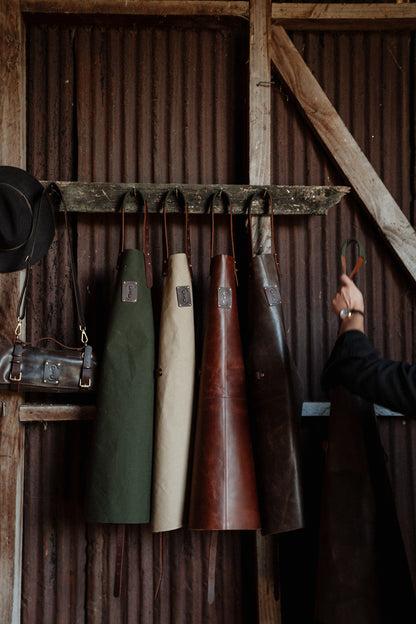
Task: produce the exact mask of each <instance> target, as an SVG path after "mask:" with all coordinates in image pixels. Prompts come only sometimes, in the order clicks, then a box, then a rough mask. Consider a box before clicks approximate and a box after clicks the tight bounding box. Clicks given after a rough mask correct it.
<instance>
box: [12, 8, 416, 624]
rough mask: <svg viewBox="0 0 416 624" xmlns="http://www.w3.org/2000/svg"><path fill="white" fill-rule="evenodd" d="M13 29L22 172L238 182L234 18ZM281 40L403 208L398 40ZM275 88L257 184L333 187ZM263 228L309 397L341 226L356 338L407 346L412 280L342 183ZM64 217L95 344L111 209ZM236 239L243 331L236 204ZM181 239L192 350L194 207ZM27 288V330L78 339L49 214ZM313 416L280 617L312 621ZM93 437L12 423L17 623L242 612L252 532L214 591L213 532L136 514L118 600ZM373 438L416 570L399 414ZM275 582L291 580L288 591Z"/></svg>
mask: <svg viewBox="0 0 416 624" xmlns="http://www.w3.org/2000/svg"><path fill="white" fill-rule="evenodd" d="M27 34H28V49H27V63H28V65H27V86H28V89H27V95H28V130H27V133H28V134H27V138H28V169H29V170H30V171H31V172H32V173H34V174H35V175H36V176H38V177H39V178H41V179H63V180H65V179H67V180H79V181H92V182H93V181H97V182H100V181H120V182H128V181H131V180H134V181H135V182H143V183H152V182H157V183H171V182H175V183H176V182H177V183H181V182H182V183H193V184H200V183H201V184H209V183H215V184H218V183H222V182H223V183H229V184H234V183H240V182H241V183H245V182H247V176H248V173H247V171H248V167H247V163H248V154H247V133H246V130H245V129H246V123H247V118H248V117H247V105H248V104H247V103H248V99H247V97H246V96H247V92H246V87H247V46H246V44H245V43H244V42H245V41H246V39H247V36H248V30H247V26H246V24H243V25H236V23H235V22H228V21H223V20H221V21H220V20H215V21H206V20H193V21H192V22H189V23H188V22H184V21H180V20H173V21H170V20H166V19H162V18H159V19H156V20H151V19H146V20H140V19H139V18H134V19H133V20H129V21H128V22H126V21H124V22H123V21H112V23H110V24H109V23H107V24H106V23H105V20H103V19H101V20H100V22H99V23H97V24H93V23H90V22H89V21H86V20H85V19H84V20H82V21H76V20H74V19H72V20H70V21H67V20H65V18H61V19H60V21H59V23H54V18H53V17H51V18H49V21H48V23H46V22H45V23H44V24H43V23H39V22H37V21H36V19H35V18H34V19H33V20H31V21H30V22H29V23H28V24H27ZM293 40H294V42H295V45H296V46H297V48H298V49H299V50H300V51H301V53H302V55H303V56H304V57H305V60H306V61H307V63H308V64H309V66H310V68H311V69H312V71H313V72H314V73H315V75H316V76H317V78H318V80H319V82H320V83H321V85H322V86H323V87H324V89H325V91H326V92H327V94H328V95H329V97H330V99H331V100H332V101H333V103H334V105H335V107H336V109H337V110H338V111H339V112H340V114H341V117H342V118H343V119H344V122H345V123H346V124H347V126H348V127H349V128H350V130H351V132H352V133H353V135H354V137H355V138H356V140H357V142H358V143H359V145H360V146H361V148H362V149H363V150H364V152H365V153H366V155H367V156H368V157H369V159H370V161H371V163H372V164H373V166H374V167H375V168H376V170H377V171H378V172H379V174H380V175H381V177H382V178H383V181H384V182H385V183H386V186H387V188H388V189H389V190H390V192H391V193H392V194H393V196H394V198H395V199H396V201H397V202H398V204H399V205H400V206H401V207H402V208H403V210H404V212H405V214H406V216H408V217H409V218H410V219H411V220H412V219H413V218H414V215H413V211H412V198H413V196H414V171H413V168H414V132H415V124H414V109H415V107H414V101H413V99H412V98H414V93H413V91H412V85H413V83H414V72H415V66H414V60H413V61H412V56H411V50H412V49H413V48H414V42H413V40H412V35H410V34H409V33H405V32H402V33H400V34H398V33H383V34H381V33H377V32H372V33H341V34H338V33H330V32H328V33H319V32H314V33H307V32H303V33H295V34H293ZM412 63H413V65H412ZM272 89H273V119H272V127H273V137H272V146H273V147H272V150H273V154H272V156H273V169H272V182H273V183H274V184H283V185H288V184H301V185H305V184H311V185H330V184H334V185H343V184H345V180H344V179H343V177H342V175H341V174H340V173H339V172H338V171H337V170H336V169H335V167H334V165H333V164H332V162H331V160H330V158H329V157H328V155H327V154H326V153H325V152H323V151H322V149H321V147H320V145H319V144H318V143H317V141H316V138H315V136H314V135H313V134H312V132H311V131H310V130H309V128H308V127H307V125H306V123H305V122H304V120H303V119H302V118H301V117H300V115H299V113H298V111H297V109H296V108H295V107H294V106H293V103H292V102H291V101H290V99H288V97H287V96H286V94H285V93H284V91H283V90H282V89H281V87H280V85H279V84H278V83H275V84H274V85H272ZM150 223H151V247H152V256H153V268H154V274H155V284H154V289H153V301H154V309H155V323H156V326H157V325H158V319H159V311H158V306H159V304H160V300H161V289H162V254H163V252H162V227H161V225H162V222H161V217H160V215H152V216H151V218H150ZM227 223H228V221H227V218H226V217H221V216H219V217H218V220H217V219H216V224H217V225H216V227H217V228H218V231H217V234H218V236H216V244H217V245H218V246H219V248H221V249H227V248H228V247H229V232H228V228H227ZM275 225H276V228H275V230H276V244H277V253H278V258H279V262H280V267H281V271H282V284H281V294H282V298H283V305H284V313H285V321H286V328H287V332H288V339H289V344H290V346H291V349H292V352H293V354H294V356H295V359H296V360H297V363H298V367H299V370H300V373H301V376H302V379H303V382H304V386H305V400H307V401H321V400H325V397H324V396H323V393H322V391H321V388H320V371H321V369H322V366H323V363H324V361H325V359H326V357H327V356H328V355H329V352H330V349H331V346H332V344H333V342H334V340H335V337H336V333H337V320H336V319H335V318H334V317H333V315H332V313H331V311H330V300H331V297H332V295H333V293H334V291H335V288H336V286H337V279H338V275H339V273H340V270H341V267H340V263H339V250H340V248H341V245H342V242H343V241H344V240H345V238H348V237H350V236H356V237H358V238H360V239H361V240H362V242H363V243H364V245H365V248H366V252H367V263H366V265H365V266H364V267H363V268H362V269H361V271H360V273H359V276H358V278H357V281H358V283H359V285H360V287H361V288H362V289H363V290H364V292H365V296H366V302H367V315H366V325H367V330H368V334H369V336H370V338H371V339H372V340H373V341H374V343H375V344H376V346H378V347H379V348H380V350H381V351H382V352H383V353H384V354H385V355H387V356H388V357H393V358H407V359H410V360H412V359H414V355H415V353H414V344H415V337H414V309H415V301H414V293H413V291H412V290H411V286H410V284H409V283H408V282H407V280H406V278H405V277H404V276H403V275H402V273H401V272H400V270H399V267H398V266H397V264H396V261H395V260H394V258H393V257H392V255H391V254H390V252H389V250H388V249H387V248H386V247H385V244H384V243H383V241H382V240H381V238H380V237H379V236H378V233H377V232H376V231H375V229H374V227H373V225H372V223H371V222H370V220H369V218H368V217H367V216H366V215H365V214H364V213H363V210H362V207H361V205H360V204H359V203H358V201H357V199H356V198H355V197H354V196H350V197H348V198H346V199H343V200H342V202H341V205H340V206H338V207H335V208H332V209H331V210H330V212H329V214H328V216H327V217H325V218H323V217H320V216H319V217H318V216H312V217H296V218H293V217H283V216H282V217H279V218H276V222H275ZM72 227H73V234H74V244H75V248H76V251H77V258H78V266H79V277H80V286H81V293H82V297H83V301H84V304H85V307H86V316H87V323H88V327H89V330H90V336H91V338H90V339H91V343H92V344H93V345H95V346H96V348H97V349H98V350H99V349H100V348H102V345H103V340H104V335H105V325H106V315H107V313H108V307H109V303H110V300H111V295H112V285H113V283H114V279H115V267H116V262H117V255H118V250H119V238H120V221H119V218H118V216H117V215H94V218H93V219H91V218H90V217H88V215H78V216H75V217H74V219H73V222H72ZM235 236H236V249H237V262H238V269H239V279H240V305H241V316H242V320H241V325H242V328H243V329H244V323H245V310H244V292H245V291H244V288H245V271H246V268H247V235H246V231H245V224H244V218H240V219H235ZM169 237H170V244H171V250H172V252H175V251H182V250H183V244H184V238H183V221H182V219H181V217H180V216H178V215H170V216H169ZM141 240H142V221H141V218H140V217H138V218H136V216H135V215H128V216H127V217H126V245H127V246H135V247H137V246H140V245H141ZM191 246H192V265H193V270H194V301H195V312H196V335H197V351H198V353H199V354H200V353H201V349H202V336H203V328H204V310H205V304H206V293H207V288H208V284H209V260H210V222H209V218H207V217H205V216H199V215H198V216H197V215H193V216H192V217H191ZM33 284H34V288H33V289H32V294H33V305H32V304H31V307H30V309H29V313H28V335H29V336H35V335H39V332H41V331H44V327H45V324H46V325H47V326H48V327H49V328H50V331H51V332H52V333H57V332H61V333H62V337H63V338H64V339H65V340H68V341H70V340H72V339H75V338H76V336H74V335H73V319H74V313H73V302H72V293H71V288H70V283H69V273H68V262H67V254H66V248H65V242H64V240H63V227H62V222H61V220H58V229H57V236H56V240H55V242H54V246H53V248H52V250H51V254H50V255H49V256H48V258H46V259H45V260H44V261H42V262H41V263H40V264H39V265H38V266H36V267H35V270H34V279H33ZM40 324H41V325H40ZM54 400H55V398H54ZM318 429H319V431H317V425H316V424H312V423H307V424H304V438H305V441H306V451H305V453H306V457H305V464H306V466H307V467H308V468H310V470H308V478H307V485H308V490H307V491H308V523H309V524H308V530H307V533H306V536H305V535H304V534H302V536H298V537H297V539H296V536H291V537H290V538H289V541H290V547H289V548H286V550H287V552H288V554H289V558H290V557H292V560H293V557H294V553H297V555H296V556H297V557H298V559H296V558H295V560H297V561H302V562H303V564H304V567H303V570H302V574H301V575H300V577H299V571H298V573H297V574H298V575H296V571H293V570H292V571H291V570H290V566H289V567H288V565H286V564H287V562H286V564H285V565H284V566H283V568H282V570H281V574H285V577H284V581H283V585H285V591H286V594H285V598H286V606H285V610H286V612H287V616H288V617H291V618H292V620H291V621H307V620H306V619H298V620H296V619H295V615H296V613H297V611H298V610H299V609H300V608H301V606H300V605H303V606H302V609H303V613H302V617H303V616H305V613H306V616H307V617H310V614H311V609H312V608H313V604H312V603H313V595H312V593H311V592H312V590H311V587H313V565H312V564H313V557H314V550H313V532H314V528H315V525H316V520H317V507H316V500H317V497H319V488H318V482H319V468H320V462H321V461H322V447H321V444H322V439H323V437H324V436H325V433H324V431H321V428H319V427H318ZM322 429H324V427H323V428H322ZM89 432H90V430H89V425H88V424H86V423H82V424H81V423H78V424H74V423H72V424H63V423H60V424H53V425H52V424H48V427H47V428H46V429H45V428H44V427H43V425H35V424H33V425H28V426H27V443H26V444H27V446H26V469H25V479H26V487H25V539H24V558H23V565H24V571H23V602H22V605H23V612H22V624H29V623H30V624H32V622H34V621H36V622H42V623H45V624H48V622H51V623H52V622H65V623H66V622H68V624H73V623H74V622H84V621H85V622H89V624H98V623H100V624H102V623H103V622H106V621H111V623H112V624H118V623H119V622H120V623H121V622H127V623H128V624H133V623H136V622H140V624H145V623H146V622H149V623H150V622H152V623H157V622H160V623H163V624H168V623H169V622H185V621H187V622H190V623H192V624H199V623H200V622H205V623H206V624H214V623H217V622H227V624H233V623H235V624H237V622H238V623H240V622H247V623H248V622H250V624H251V623H252V622H254V621H255V596H254V593H253V592H254V589H253V587H254V568H253V566H252V562H251V559H250V557H251V555H252V553H253V544H252V543H251V542H250V538H249V537H248V536H244V535H240V534H230V533H224V534H221V536H220V538H219V543H218V554H217V571H216V601H215V604H213V605H210V604H208V601H207V585H206V583H207V573H208V563H209V551H210V548H209V535H207V534H199V533H190V532H187V531H185V530H179V531H175V532H173V533H171V534H166V535H164V536H163V538H162V540H159V536H152V535H151V534H150V532H149V530H148V527H128V530H127V550H126V560H125V569H124V572H125V577H124V578H125V585H124V586H123V589H122V596H121V598H119V599H116V598H114V597H113V595H112V583H113V572H114V561H115V552H114V543H115V542H114V536H115V534H114V528H113V527H105V526H104V527H100V526H89V527H86V525H85V523H84V522H83V519H82V497H83V480H84V473H85V469H86V461H87V456H88V449H87V443H88V435H89ZM382 434H383V440H384V441H385V444H386V449H387V454H388V456H389V466H390V470H391V476H392V483H393V489H394V491H395V493H396V494H397V499H398V507H399V512H400V520H401V523H402V527H403V532H404V538H405V543H406V547H407V549H408V552H409V553H410V557H411V567H412V572H413V575H414V578H415V579H416V562H415V558H414V552H416V537H415V515H414V509H413V504H412V503H411V501H412V500H414V498H415V485H414V484H415V478H414V470H415V460H414V457H415V453H414V443H413V438H414V431H413V424H408V425H406V426H404V425H403V424H402V422H401V419H396V420H394V421H393V420H389V421H388V422H387V424H385V423H384V422H383V424H382ZM311 476H313V477H314V479H315V480H314V482H313V483H312V481H311V478H310V477H311ZM313 501H315V502H313ZM284 550H285V546H283V547H282V551H284ZM282 559H283V557H282ZM161 561H162V565H161V564H160V562H161ZM288 579H289V580H293V583H292V584H291V586H292V589H293V588H295V589H293V593H292V594H291V591H290V589H289V590H288V589H287V587H286V585H287V584H288V583H287V580H288ZM159 581H160V589H159V592H158V595H157V598H156V600H155V593H156V589H157V587H158V584H159ZM295 581H300V583H298V585H296V584H295ZM289 584H290V583H289ZM127 595H128V599H127ZM300 595H302V596H304V598H305V600H304V601H303V602H302V601H301V600H300V599H299V596H300ZM34 614H36V615H34ZM294 614H295V615H294Z"/></svg>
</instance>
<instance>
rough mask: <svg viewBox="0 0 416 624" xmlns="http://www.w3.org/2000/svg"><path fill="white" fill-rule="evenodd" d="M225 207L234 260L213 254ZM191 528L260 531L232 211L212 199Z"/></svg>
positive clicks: (222, 194) (228, 205)
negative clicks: (218, 210)
mask: <svg viewBox="0 0 416 624" xmlns="http://www.w3.org/2000/svg"><path fill="white" fill-rule="evenodd" d="M218 196H219V197H220V198H221V199H222V201H223V202H224V205H225V206H227V207H228V209H229V214H230V231H231V242H232V248H233V255H232V256H229V255H215V256H214V255H213V254H214V211H213V209H214V203H215V200H216V198H217V197H218ZM188 526H189V528H190V529H200V530H224V529H258V528H259V527H260V519H259V511H258V500H257V489H256V481H255V471H254V460H253V452H252V443H251V435H250V426H249V419H248V408H247V397H246V386H245V371H244V361H243V352H242V344H241V336H240V326H239V318H238V310H237V294H236V271H235V254H234V241H233V231H232V207H231V203H230V200H229V197H228V195H227V194H226V193H224V191H221V192H220V193H216V194H215V195H214V196H213V197H212V200H211V284H210V290H209V296H208V312H207V320H206V327H205V337H204V345H203V355H202V368H201V379H200V389H199V395H198V410H197V420H196V432H195V446H194V459H193V467H192V482H191V494H190V508H189V522H188Z"/></svg>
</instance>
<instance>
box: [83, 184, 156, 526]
mask: <svg viewBox="0 0 416 624" xmlns="http://www.w3.org/2000/svg"><path fill="white" fill-rule="evenodd" d="M140 198H141V199H140ZM132 200H133V201H134V202H136V203H137V207H139V200H140V204H142V205H143V210H144V225H143V230H144V235H143V239H144V241H143V251H142V250H139V249H125V248H124V207H125V205H126V204H127V203H128V202H130V201H132ZM121 241H122V242H121V250H120V251H121V253H120V256H119V261H118V271H117V277H116V283H115V289H114V296H113V301H112V305H111V310H110V315H109V319H108V324H107V333H106V339H105V344H104V350H103V356H102V361H101V367H100V381H99V384H98V388H97V412H96V418H95V422H94V430H93V432H92V438H91V448H90V456H89V466H88V474H87V488H86V519H87V521H88V522H103V523H114V524H141V523H148V522H150V502H151V487H152V457H153V428H154V414H153V411H154V372H155V337H154V321H153V307H152V298H151V286H152V270H151V269H152V264H151V255H150V245H149V225H148V219H147V205H146V201H145V200H144V199H143V198H142V197H141V195H139V193H138V192H137V191H135V193H134V194H132V193H130V192H128V193H126V194H125V196H124V200H123V205H122V237H121Z"/></svg>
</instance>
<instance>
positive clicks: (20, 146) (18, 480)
mask: <svg viewBox="0 0 416 624" xmlns="http://www.w3.org/2000/svg"><path fill="white" fill-rule="evenodd" d="M0 17H1V19H0V58H1V64H0V93H1V97H0V165H13V166H15V167H22V168H23V167H24V165H25V92H24V85H25V80H24V49H25V46H24V38H23V25H22V20H21V13H20V2H19V0H0ZM20 277H21V276H20V273H9V274H4V273H3V274H0V339H1V340H2V341H4V340H8V341H11V340H12V338H13V336H14V333H13V332H14V328H15V325H16V309H17V302H18V297H19V286H20ZM20 402H21V397H20V396H11V395H9V394H6V393H0V408H1V409H0V509H1V512H0V622H4V623H5V624H6V623H7V624H19V622H20V602H21V561H22V511H23V452H24V425H21V424H20V423H19V417H18V409H19V404H20Z"/></svg>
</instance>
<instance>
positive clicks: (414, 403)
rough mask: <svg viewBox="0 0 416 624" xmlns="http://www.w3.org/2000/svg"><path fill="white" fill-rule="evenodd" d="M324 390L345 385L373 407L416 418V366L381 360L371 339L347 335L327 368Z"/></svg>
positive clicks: (324, 377)
mask: <svg viewBox="0 0 416 624" xmlns="http://www.w3.org/2000/svg"><path fill="white" fill-rule="evenodd" d="M322 384H323V387H324V388H325V389H327V390H328V389H329V388H331V387H335V386H337V385H342V386H344V387H346V388H347V389H348V390H349V391H350V392H352V393H353V394H357V395H359V396H361V397H363V398H365V399H367V400H368V401H370V402H372V403H377V404H379V405H383V406H385V407H388V408H390V409H392V410H394V411H397V412H401V413H403V414H406V415H408V416H411V417H413V418H416V366H415V365H410V364H408V363H406V362H395V361H392V360H387V359H383V358H380V354H379V352H378V351H377V350H376V349H374V347H373V346H372V345H371V343H370V341H369V340H368V338H367V337H366V336H365V335H364V334H362V333H361V332H358V331H351V332H345V333H344V334H342V335H341V336H340V337H339V339H338V340H337V342H336V343H335V346H334V349H333V351H332V353H331V356H330V358H329V360H328V362H327V363H326V365H325V368H324V371H323V375H322Z"/></svg>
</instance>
